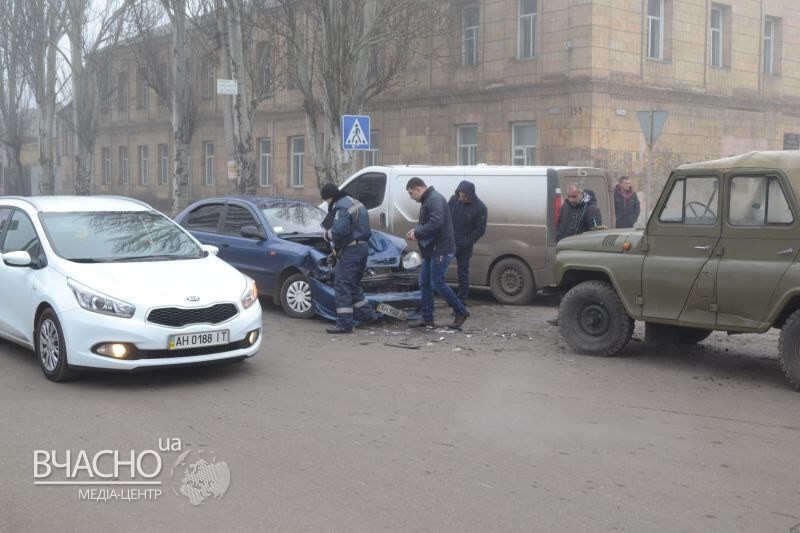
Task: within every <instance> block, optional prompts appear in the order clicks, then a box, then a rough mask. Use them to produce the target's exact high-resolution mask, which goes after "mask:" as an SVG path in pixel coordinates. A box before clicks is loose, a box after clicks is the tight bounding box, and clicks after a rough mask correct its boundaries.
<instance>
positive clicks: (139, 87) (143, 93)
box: [136, 71, 150, 109]
mask: <svg viewBox="0 0 800 533" xmlns="http://www.w3.org/2000/svg"><path fill="white" fill-rule="evenodd" d="M149 105H150V88H149V87H148V86H147V80H145V79H144V75H142V72H141V71H139V73H138V76H137V79H136V108H137V109H147V107H148V106H149Z"/></svg>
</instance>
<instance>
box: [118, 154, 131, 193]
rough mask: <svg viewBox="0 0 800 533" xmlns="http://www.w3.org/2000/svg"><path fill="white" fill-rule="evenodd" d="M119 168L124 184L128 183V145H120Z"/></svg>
mask: <svg viewBox="0 0 800 533" xmlns="http://www.w3.org/2000/svg"><path fill="white" fill-rule="evenodd" d="M119 153H120V158H119V168H120V170H121V171H122V176H120V178H121V180H122V184H123V185H127V184H128V181H129V175H128V147H127V146H120V147H119Z"/></svg>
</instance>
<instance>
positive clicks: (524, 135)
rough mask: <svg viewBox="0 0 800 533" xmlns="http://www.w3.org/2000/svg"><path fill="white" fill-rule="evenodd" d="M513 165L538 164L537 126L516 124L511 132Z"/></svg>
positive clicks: (531, 123) (530, 123)
mask: <svg viewBox="0 0 800 533" xmlns="http://www.w3.org/2000/svg"><path fill="white" fill-rule="evenodd" d="M511 164H512V165H514V166H521V165H522V166H524V165H535V164H536V124H534V123H533V122H527V123H521V124H514V125H513V127H512V130H511Z"/></svg>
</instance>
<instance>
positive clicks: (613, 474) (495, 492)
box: [0, 300, 800, 532]
mask: <svg viewBox="0 0 800 533" xmlns="http://www.w3.org/2000/svg"><path fill="white" fill-rule="evenodd" d="M477 303H478V305H476V306H475V307H474V314H473V317H472V318H471V319H470V320H469V321H468V322H467V324H466V325H465V331H464V332H461V333H447V332H445V331H444V330H442V331H438V330H434V331H427V332H416V331H412V332H409V331H407V330H405V329H404V328H403V327H397V326H388V327H376V328H373V329H368V330H359V331H358V332H357V333H356V334H354V335H351V336H337V337H331V336H328V335H326V334H325V333H324V331H323V329H324V326H325V324H324V323H323V322H321V321H318V320H310V321H298V320H291V319H289V318H286V317H285V316H283V315H282V314H281V313H280V312H279V311H277V310H276V309H275V308H274V307H272V306H270V305H266V306H265V313H264V326H265V332H266V338H265V343H264V345H263V347H262V350H261V352H260V353H259V354H258V355H257V356H256V357H255V358H253V359H251V360H249V361H246V362H244V363H241V364H228V365H224V366H216V367H204V368H197V369H184V370H179V371H162V372H157V373H146V374H135V375H118V374H91V375H85V376H84V377H83V378H82V379H81V380H79V381H77V382H74V383H69V384H63V385H59V384H53V383H50V382H48V381H46V380H45V379H44V378H43V377H42V375H41V372H40V371H39V369H38V366H37V364H36V362H35V360H34V358H33V356H32V354H30V353H28V352H26V351H24V350H22V349H20V348H17V347H15V346H14V345H11V344H8V343H5V342H3V341H0V472H1V473H2V479H3V482H2V484H0V531H2V532H6V531H100V530H104V531H110V530H123V531H128V530H130V531H189V530H191V529H194V530H205V531H274V530H280V531H318V530H325V531H378V530H408V531H501V530H502V531H507V530H523V531H554V530H558V531H563V530H569V531H592V532H596V531H612V530H614V531H648V532H649V531H704V530H709V531H711V530H714V531H785V532H788V531H789V530H790V528H792V527H793V526H795V525H797V524H800V474H799V473H798V464H799V463H800V460H798V452H799V451H800V409H798V406H800V394H798V393H795V392H794V391H792V390H790V389H789V387H788V386H787V385H786V384H785V382H784V380H783V376H782V375H781V373H780V370H779V367H778V364H777V361H776V360H775V359H774V357H773V354H774V352H775V344H776V342H777V336H776V335H775V334H768V335H764V336H735V337H727V336H723V335H719V334H715V335H713V336H712V337H711V338H709V339H708V340H706V341H704V342H703V343H702V344H701V345H699V346H697V347H694V348H692V349H689V350H680V351H671V352H668V351H666V350H663V349H658V348H656V347H650V346H646V345H644V344H643V343H641V342H632V343H631V345H630V346H629V348H628V349H627V350H626V352H625V353H624V354H622V355H621V356H619V357H616V358H610V359H603V358H591V357H582V356H576V355H573V354H571V353H570V352H569V350H568V349H567V347H566V345H565V344H564V343H563V342H562V341H561V340H560V338H559V336H558V332H557V330H556V328H552V327H549V326H547V325H546V324H545V323H544V319H545V318H549V317H552V316H554V314H555V308H554V307H553V305H552V303H548V302H547V301H544V303H539V304H535V305H533V306H531V307H526V308H509V307H500V306H495V305H491V304H490V303H489V302H488V301H486V300H483V301H478V302H477ZM439 317H440V319H441V320H442V322H444V321H447V320H448V318H449V317H448V316H446V313H445V312H444V311H443V310H440V311H439ZM174 438H177V439H180V441H181V451H183V452H185V451H188V450H192V452H191V454H190V456H187V461H188V457H195V458H197V457H205V458H207V459H208V460H209V461H208V462H210V461H211V456H214V457H216V460H217V462H218V464H219V463H220V462H224V463H225V464H226V465H227V467H228V470H229V471H230V484H229V486H228V488H227V491H226V492H225V493H224V496H222V497H221V498H215V497H213V496H212V497H209V498H208V499H206V500H205V501H204V502H203V504H202V505H199V506H193V505H191V504H190V502H189V500H188V499H187V498H186V497H184V496H183V495H180V494H178V493H176V492H174V491H173V487H174V488H176V489H179V488H180V485H181V484H182V481H181V479H180V478H181V476H182V474H181V471H182V470H183V466H179V467H178V468H177V469H176V472H177V473H175V474H174V475H172V476H171V475H170V473H171V472H170V471H171V469H172V467H173V464H174V462H175V460H176V459H178V457H179V455H180V452H178V451H177V450H173V451H164V452H160V455H161V457H162V462H163V463H162V471H161V474H160V475H159V476H158V477H157V478H155V479H156V480H158V481H161V482H162V485H159V486H158V488H159V489H160V490H162V491H163V492H162V494H161V496H160V497H159V498H157V499H155V500H142V499H140V500H138V501H123V500H109V501H90V500H81V499H80V492H79V491H81V490H83V489H85V488H87V487H76V486H59V485H56V486H41V485H34V484H33V481H34V451H35V450H55V451H56V453H57V454H61V455H59V459H58V460H59V461H61V460H63V454H64V453H65V451H66V450H71V451H72V453H73V457H74V456H75V455H76V454H78V453H79V451H80V450H86V452H87V454H88V456H89V457H92V456H93V454H95V453H97V452H98V451H101V450H118V451H120V452H125V453H129V452H130V450H134V451H136V452H137V453H138V452H141V451H142V450H148V449H152V450H156V451H157V450H158V444H159V439H162V443H165V442H167V441H166V439H174ZM170 442H173V443H174V442H176V441H170ZM201 450H202V451H203V454H204V455H198V453H197V452H199V451H201ZM151 466H152V465H151ZM54 477H57V476H55V475H54ZM62 477H63V476H62ZM79 477H80V476H79ZM81 479H86V476H85V475H84V476H83V477H81ZM123 488H124V487H123ZM106 489H108V487H106ZM115 489H116V488H115Z"/></svg>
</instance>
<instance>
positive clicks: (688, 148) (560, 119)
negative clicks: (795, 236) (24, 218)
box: [60, 0, 800, 207]
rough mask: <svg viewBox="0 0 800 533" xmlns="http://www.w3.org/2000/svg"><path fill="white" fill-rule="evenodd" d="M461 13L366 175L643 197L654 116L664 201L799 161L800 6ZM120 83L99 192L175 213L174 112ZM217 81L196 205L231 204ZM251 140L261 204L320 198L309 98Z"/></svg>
mask: <svg viewBox="0 0 800 533" xmlns="http://www.w3.org/2000/svg"><path fill="white" fill-rule="evenodd" d="M455 13H456V17H457V19H458V20H456V21H454V32H453V35H452V38H451V39H452V44H453V46H452V47H451V48H452V53H451V54H450V57H448V58H447V59H445V60H444V61H437V62H430V63H421V64H418V65H416V66H414V67H413V68H412V69H411V70H410V71H409V72H408V74H407V80H406V82H405V83H404V84H403V86H402V87H397V88H394V89H392V90H390V91H389V92H386V93H384V94H383V95H381V96H380V97H379V98H378V99H376V100H374V101H373V102H371V104H370V106H369V108H368V109H367V113H368V114H370V115H371V117H372V129H373V139H372V142H373V145H374V148H375V149H374V150H373V151H371V152H366V153H360V154H358V155H357V167H360V166H361V165H363V164H370V163H372V162H378V161H379V162H380V163H385V164H393V163H394V164H404V163H420V164H454V163H458V164H476V163H487V164H526V165H530V164H547V165H551V164H552V165H560V164H565V165H590V166H598V167H605V168H609V169H611V170H612V171H614V172H618V173H625V174H630V175H631V176H633V180H634V183H635V184H637V186H638V187H640V188H641V187H643V184H642V180H643V176H644V172H645V168H646V159H647V148H646V145H645V142H644V139H643V136H642V132H641V130H640V127H639V123H638V121H637V119H636V111H641V110H663V111H668V112H669V118H668V119H667V122H666V125H665V127H664V130H663V133H662V135H661V137H660V138H659V139H658V141H657V143H656V145H655V151H654V159H653V165H654V176H655V178H656V179H655V183H654V186H653V191H654V194H657V193H658V191H660V188H661V184H662V183H663V180H664V179H665V178H666V176H667V173H668V171H669V169H671V168H672V167H673V166H675V165H676V164H679V163H684V162H689V161H698V160H703V159H708V158H713V157H717V156H726V155H730V154H735V153H740V152H745V151H749V150H756V149H783V148H784V147H786V148H795V149H796V148H798V145H797V140H798V134H800V59H798V58H797V57H796V55H795V54H793V53H791V51H792V50H795V49H797V47H798V45H800V6H798V3H797V0H726V3H716V2H710V1H708V0H558V1H555V0H481V1H476V2H474V3H471V2H461V1H459V2H458V6H457V9H456V11H455ZM114 71H115V72H116V73H117V75H116V77H115V78H114V80H115V81H116V82H117V83H118V85H119V94H117V96H116V102H114V103H113V104H112V105H111V106H109V109H108V110H107V111H106V112H104V114H103V116H102V119H101V130H100V135H99V137H98V141H97V144H96V154H95V172H94V182H93V184H92V191H93V192H94V193H97V194H101V193H114V194H125V195H131V196H136V197H139V198H142V199H145V200H147V201H150V202H152V203H153V204H154V205H157V206H160V207H163V206H166V205H168V203H169V200H168V199H169V195H170V191H171V186H170V184H169V169H170V168H171V164H172V163H171V161H172V146H171V130H170V126H169V116H168V114H167V113H168V112H167V109H166V107H164V106H163V105H160V103H159V102H158V98H157V97H156V96H155V94H154V93H153V92H152V91H150V90H149V89H148V88H147V87H146V86H144V85H143V84H142V82H141V80H139V79H138V77H137V71H136V66H135V62H133V61H132V59H125V58H124V57H123V56H121V57H120V59H119V60H117V61H115V64H114ZM207 82H208V83H207V85H208V87H207V95H206V97H207V100H206V101H205V103H204V113H203V119H202V121H201V125H200V127H199V129H198V131H197V133H196V134H195V136H194V141H193V145H192V149H191V153H192V161H191V170H192V176H193V177H192V183H191V185H190V191H191V192H190V194H191V196H192V198H199V197H204V196H209V195H214V194H224V193H226V192H227V190H228V183H227V170H226V156H225V148H224V136H223V120H222V114H221V110H222V100H221V99H222V98H224V96H217V95H215V94H214V83H213V72H209V78H208V80H207ZM253 129H254V137H255V143H254V145H255V150H256V153H255V158H256V161H257V173H258V178H259V183H260V187H259V188H260V190H261V191H263V193H264V194H267V195H272V194H277V195H285V196H295V197H305V198H308V199H313V200H316V199H317V198H318V191H317V187H316V177H315V175H314V172H313V168H312V166H311V157H310V154H309V153H308V150H309V149H310V144H309V143H307V142H305V135H306V130H305V122H304V118H303V115H302V112H301V109H300V95H299V92H298V91H293V90H280V91H276V92H275V94H274V96H273V97H272V98H270V99H269V100H268V101H266V102H264V103H263V104H262V105H260V107H259V109H258V111H257V113H256V117H255V120H254V122H253ZM62 145H63V143H62ZM64 155H65V157H63V158H62V159H61V164H62V169H61V173H60V175H61V176H62V179H65V180H66V181H68V180H69V179H70V176H71V172H70V169H69V165H70V161H69V157H68V154H64ZM61 190H70V186H69V185H64V184H62V187H61Z"/></svg>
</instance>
